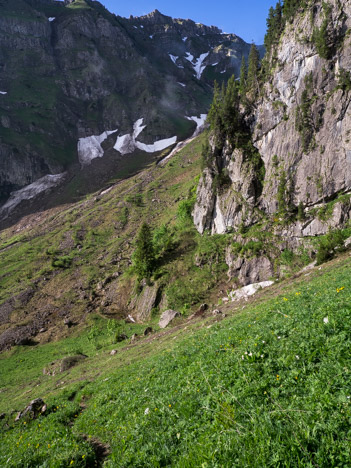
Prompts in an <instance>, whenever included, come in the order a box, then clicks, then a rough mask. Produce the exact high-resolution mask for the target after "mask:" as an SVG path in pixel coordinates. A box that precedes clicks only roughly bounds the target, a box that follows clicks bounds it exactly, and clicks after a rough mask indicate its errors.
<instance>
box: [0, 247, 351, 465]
mask: <svg viewBox="0 0 351 468" xmlns="http://www.w3.org/2000/svg"><path fill="white" fill-rule="evenodd" d="M349 272H350V258H349V256H344V257H342V258H340V259H338V260H334V261H333V262H331V263H330V264H326V265H324V266H323V267H322V268H321V269H320V270H318V269H315V270H314V271H313V272H312V273H310V275H309V276H308V279H309V281H308V282H307V281H306V275H302V276H301V277H300V278H298V279H296V280H290V281H286V282H283V283H280V284H277V285H275V286H273V287H272V289H270V290H265V291H263V292H262V293H260V295H259V297H258V298H257V299H255V300H253V301H251V302H250V304H249V305H248V306H247V307H246V308H244V310H242V307H241V306H240V307H233V306H229V307H228V310H227V311H228V312H229V317H228V318H227V319H225V320H222V321H220V322H218V323H216V322H215V321H214V320H213V319H212V318H208V319H206V320H204V321H202V320H201V321H195V322H188V323H187V324H184V325H183V326H180V327H179V328H175V329H173V330H171V331H170V332H169V333H165V332H163V333H162V334H160V335H154V336H153V338H155V339H154V340H153V341H151V340H150V339H148V338H147V339H143V340H141V341H140V342H139V343H138V344H137V345H135V346H130V345H128V346H126V345H123V344H122V345H119V351H118V354H117V355H116V356H114V357H111V356H110V355H109V354H108V351H109V350H110V349H111V347H112V345H111V341H110V339H111V336H110V334H109V331H108V327H107V326H106V323H104V322H103V321H101V319H96V320H97V322H96V333H95V338H94V340H97V342H98V344H99V345H98V346H97V347H98V348H100V346H102V348H100V349H98V350H96V347H95V346H94V345H93V341H92V340H89V339H88V336H87V335H84V334H82V335H80V336H79V337H77V338H76V339H67V340H63V341H61V342H58V343H56V344H47V345H44V346H42V347H33V348H29V349H28V348H27V349H14V350H13V351H11V352H8V353H6V354H4V355H3V356H2V358H1V369H2V375H1V377H0V378H1V381H2V382H4V384H5V386H6V389H7V390H6V391H5V392H4V393H1V394H0V397H1V403H0V405H1V406H0V410H1V411H2V410H5V411H6V412H7V415H9V413H10V410H12V409H17V410H18V409H21V408H22V406H23V403H24V402H25V401H29V400H30V399H31V398H34V397H38V396H40V397H43V398H44V399H45V401H47V403H48V405H49V411H48V413H49V414H48V415H47V416H45V417H40V418H39V419H38V420H36V421H32V422H30V421H22V422H21V423H17V424H13V419H14V414H13V415H12V416H10V417H9V416H7V417H6V418H5V420H3V421H2V425H3V430H2V434H1V438H2V440H1V447H2V451H1V455H0V464H1V466H13V467H19V466H43V467H44V466H50V467H54V466H55V467H56V466H57V467H58V466H62V467H66V466H94V463H95V461H97V460H99V455H98V454H99V453H101V452H99V450H96V447H97V446H98V444H100V445H99V447H100V449H101V447H103V446H104V447H109V452H110V453H109V455H108V456H107V457H106V459H105V465H104V466H111V467H126V466H130V467H142V466H144V467H146V466H179V467H199V466H204V467H232V466H238V467H239V466H240V467H244V466H250V467H262V466H265V467H266V466H267V467H268V466H272V467H273V466H274V467H276V466H284V467H287V466H289V467H309V466H310V467H312V466H318V467H334V466H335V467H336V466H338V467H341V466H349V460H350V455H351V454H350V438H351V433H350V421H351V406H350V396H351V384H350V382H351V380H350V365H351V358H350V344H351V338H350V337H351V334H350V332H351V325H350V324H351V306H350V300H351V279H350V274H349ZM326 319H327V320H326ZM326 321H327V323H325V322H326ZM131 327H137V326H132V325H131ZM73 350H75V351H82V352H85V353H86V354H88V356H89V357H88V359H87V360H86V361H85V362H84V363H83V364H81V365H80V366H78V367H76V368H75V369H73V370H72V371H71V372H66V373H64V374H60V375H57V376H55V377H49V376H43V375H42V372H41V370H42V368H43V367H44V366H45V365H47V364H48V363H49V362H50V361H51V360H52V359H54V358H55V357H57V356H60V355H61V356H62V355H64V354H65V353H66V352H72V351H73ZM22 363H23V364H22ZM24 365H25V366H26V377H25V376H24V375H23V369H24V367H23V366H24ZM9 395H12V396H13V398H12V402H11V403H9ZM21 405H22V406H21ZM8 420H9V424H10V427H9V428H7V427H6V425H5V424H6V423H7V421H8ZM102 444H104V445H102ZM93 447H95V451H94V449H93ZM97 453H98V454H97ZM100 462H101V460H99V463H100Z"/></svg>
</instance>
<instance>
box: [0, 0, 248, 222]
mask: <svg viewBox="0 0 351 468" xmlns="http://www.w3.org/2000/svg"><path fill="white" fill-rule="evenodd" d="M249 48H250V46H249V44H247V43H245V42H244V41H243V40H241V39H240V38H238V37H237V36H235V35H234V34H223V33H222V32H221V31H220V30H219V29H218V28H215V27H213V26H211V27H207V26H204V25H202V24H196V23H194V22H193V21H191V20H180V19H172V18H170V17H168V16H164V15H162V14H161V13H160V12H159V11H157V10H155V11H154V12H152V13H150V14H149V15H147V16H143V17H139V18H133V17H130V18H129V19H126V18H121V17H118V16H115V15H113V14H111V13H109V12H108V11H107V10H106V9H105V8H104V7H103V6H102V5H101V4H100V3H99V2H96V1H91V0H75V1H65V2H64V3H63V2H59V1H54V0H1V1H0V92H1V94H0V203H1V202H2V203H4V202H6V200H7V199H8V197H9V195H10V193H11V192H13V191H14V190H19V189H21V188H22V187H24V186H27V185H29V184H31V183H33V182H35V181H37V180H38V179H40V178H42V177H44V176H46V175H48V174H63V175H62V177H61V178H59V180H60V181H61V183H62V182H63V181H66V183H67V181H70V186H69V188H68V189H67V190H66V189H65V190H63V195H62V197H63V199H65V198H66V199H67V198H68V199H71V198H72V196H73V195H74V196H77V195H78V196H79V195H80V194H81V193H84V192H87V191H89V190H91V189H96V188H99V186H101V184H102V183H103V182H104V181H106V180H108V179H110V178H111V177H114V176H115V175H122V176H123V175H126V174H128V173H130V172H132V171H133V170H135V169H137V168H139V167H141V166H142V164H143V163H145V162H147V161H150V158H152V156H153V155H154V154H155V152H157V151H160V150H163V149H165V148H168V147H170V145H172V144H174V143H175V142H176V141H179V140H183V139H185V138H186V137H188V136H190V135H191V134H192V133H193V132H194V130H195V129H196V124H195V122H194V120H190V119H187V118H186V117H194V116H196V117H200V115H201V114H205V113H206V112H207V109H208V106H209V103H210V100H211V96H212V86H213V81H214V79H217V80H218V81H221V80H225V79H227V78H228V77H229V76H230V75H231V74H233V73H236V74H238V69H239V66H240V62H241V58H242V56H243V55H244V56H247V55H248V52H249ZM137 122H139V123H138V124H137ZM136 126H137V127H138V128H137V129H136ZM133 129H134V130H133ZM136 130H137V132H138V134H137V135H136V133H135V132H136ZM133 133H134V136H133ZM160 141H161V142H160ZM78 142H79V143H78ZM155 142H159V143H158V144H157V145H155ZM129 153H134V154H136V157H135V158H133V161H131V160H130V158H129V157H128V158H126V157H125V155H126V154H129ZM104 154H106V155H107V158H105V159H104V161H103V162H102V161H101V157H102V156H104ZM126 159H128V161H127V162H126ZM88 166H93V169H91V168H90V169H87V167H88ZM125 166H126V167H125ZM82 168H83V169H85V170H83V171H82ZM121 168H122V169H121ZM82 172H86V173H87V174H84V175H83V176H82ZM72 179H74V182H72ZM16 196H17V198H18V195H16ZM11 206H12V205H11ZM18 208H19V206H18V205H17V208H16V209H17V210H18ZM25 209H26V210H29V209H30V206H29V205H28V203H27V205H26V206H25ZM13 210H14V208H13V209H11V210H9V209H8V206H7V207H6V209H5V210H2V211H1V213H0V218H7V217H8V216H13V215H14V214H15V213H14V212H13ZM22 211H23V210H22ZM18 213H21V210H19V211H18Z"/></svg>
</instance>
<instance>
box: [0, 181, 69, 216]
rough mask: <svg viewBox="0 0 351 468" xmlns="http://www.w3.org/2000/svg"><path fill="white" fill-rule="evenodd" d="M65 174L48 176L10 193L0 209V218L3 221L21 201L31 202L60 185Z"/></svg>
mask: <svg viewBox="0 0 351 468" xmlns="http://www.w3.org/2000/svg"><path fill="white" fill-rule="evenodd" d="M65 175H66V173H65V172H63V173H62V174H48V175H46V176H44V177H41V178H40V179H38V180H36V181H35V182H33V183H32V184H30V185H27V186H26V187H23V188H22V189H20V190H16V191H15V192H12V193H11V195H10V198H9V199H8V200H7V202H6V203H5V204H4V205H3V206H2V207H1V208H0V217H1V218H2V219H5V218H7V217H8V215H9V214H10V213H11V211H13V210H14V209H15V208H16V206H17V205H19V204H20V203H21V202H22V201H23V200H32V199H33V198H35V197H36V196H38V195H40V194H41V193H43V192H45V191H46V190H49V189H51V188H54V187H56V186H57V185H60V183H61V181H62V180H63V179H64V177H65Z"/></svg>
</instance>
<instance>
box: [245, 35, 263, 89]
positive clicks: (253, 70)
mask: <svg viewBox="0 0 351 468" xmlns="http://www.w3.org/2000/svg"><path fill="white" fill-rule="evenodd" d="M259 68H260V56H259V54H258V50H257V47H256V45H255V44H254V43H252V46H251V49H250V54H249V66H248V70H247V81H246V83H247V90H248V91H249V92H252V93H254V95H256V94H257V93H258V72H259Z"/></svg>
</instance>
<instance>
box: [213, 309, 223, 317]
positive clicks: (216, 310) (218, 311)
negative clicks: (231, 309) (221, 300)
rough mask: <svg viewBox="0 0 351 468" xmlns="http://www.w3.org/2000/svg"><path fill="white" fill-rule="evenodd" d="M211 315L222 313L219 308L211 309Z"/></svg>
mask: <svg viewBox="0 0 351 468" xmlns="http://www.w3.org/2000/svg"><path fill="white" fill-rule="evenodd" d="M212 315H213V316H214V317H216V316H217V315H222V312H221V311H220V310H219V309H215V310H213V311H212Z"/></svg>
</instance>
